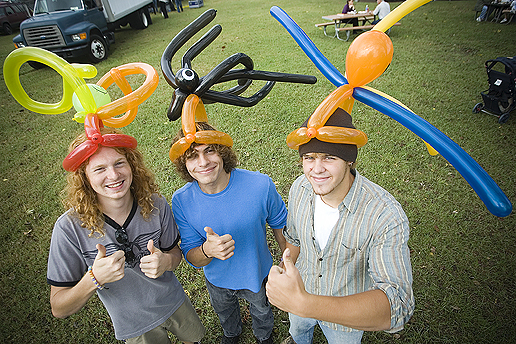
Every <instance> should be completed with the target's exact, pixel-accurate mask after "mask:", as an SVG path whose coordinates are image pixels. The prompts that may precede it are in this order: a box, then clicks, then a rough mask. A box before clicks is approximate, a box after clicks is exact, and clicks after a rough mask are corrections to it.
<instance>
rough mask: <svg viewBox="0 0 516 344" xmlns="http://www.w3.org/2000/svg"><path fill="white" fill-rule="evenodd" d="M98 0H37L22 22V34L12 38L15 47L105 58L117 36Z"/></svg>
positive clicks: (71, 56)
mask: <svg viewBox="0 0 516 344" xmlns="http://www.w3.org/2000/svg"><path fill="white" fill-rule="evenodd" d="M97 1H98V3H97V2H96V1H95V0H36V3H35V5H34V14H33V16H32V17H31V18H29V19H27V20H25V21H24V22H22V23H21V25H20V34H19V35H17V36H16V37H14V38H13V42H14V45H15V47H16V48H21V47H25V46H33V47H39V48H43V49H46V50H49V51H52V52H53V53H55V54H57V55H59V56H61V57H62V58H64V59H75V58H78V57H81V56H87V57H88V59H89V60H90V62H92V63H98V62H100V61H102V60H104V59H105V58H107V56H108V49H109V45H110V44H111V43H114V40H115V38H114V32H113V31H112V30H110V29H109V28H108V23H107V21H106V18H105V16H104V13H103V10H104V9H103V7H102V4H101V3H100V1H99V0H97ZM31 65H32V64H31Z"/></svg>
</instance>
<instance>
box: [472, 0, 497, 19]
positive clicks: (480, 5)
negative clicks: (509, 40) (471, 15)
mask: <svg viewBox="0 0 516 344" xmlns="http://www.w3.org/2000/svg"><path fill="white" fill-rule="evenodd" d="M491 2H492V0H477V3H476V5H475V11H476V12H479V11H480V15H479V16H478V17H477V19H476V20H477V22H481V21H485V20H487V18H489V16H490V15H491V13H493V10H494V8H493V7H489V4H490V3H491Z"/></svg>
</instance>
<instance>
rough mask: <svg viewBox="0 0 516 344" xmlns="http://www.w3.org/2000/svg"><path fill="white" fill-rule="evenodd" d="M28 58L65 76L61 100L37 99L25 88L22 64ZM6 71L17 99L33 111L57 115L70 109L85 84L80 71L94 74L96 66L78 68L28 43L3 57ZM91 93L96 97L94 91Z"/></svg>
mask: <svg viewBox="0 0 516 344" xmlns="http://www.w3.org/2000/svg"><path fill="white" fill-rule="evenodd" d="M28 61H35V62H39V63H42V64H45V65H47V66H49V67H50V68H52V69H54V70H55V71H56V72H57V73H59V75H61V76H62V77H63V97H62V99H61V101H60V102H58V103H43V102H39V101H35V100H33V99H31V98H30V97H29V95H28V94H27V93H26V92H25V90H24V88H23V86H22V85H21V81H20V67H21V66H22V65H23V64H24V63H25V62H28ZM3 73H4V81H5V84H6V85H7V88H8V89H9V91H10V92H11V94H12V95H13V97H14V98H15V99H16V100H17V101H18V103H20V104H21V105H22V106H24V107H25V108H27V109H29V110H30V111H34V112H37V113H41V114H46V115H57V114H61V113H64V112H66V111H68V110H70V109H71V108H72V95H73V93H74V92H75V91H76V90H77V89H78V88H81V89H82V88H83V87H86V83H85V82H84V79H83V78H82V77H81V75H95V74H96V69H95V67H93V66H89V67H85V66H81V67H79V69H76V68H75V67H73V66H71V65H70V64H69V63H68V62H66V61H65V60H64V59H62V58H61V57H59V56H57V55H56V54H54V53H51V52H50V51H47V50H44V49H41V48H36V47H25V48H20V49H16V50H14V51H12V52H11V53H10V54H9V56H7V58H6V59H5V61H4V66H3ZM88 92H89V90H88ZM86 97H87V95H86ZM90 97H91V98H92V99H93V96H91V93H90Z"/></svg>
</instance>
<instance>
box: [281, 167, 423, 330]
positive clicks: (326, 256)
mask: <svg viewBox="0 0 516 344" xmlns="http://www.w3.org/2000/svg"><path fill="white" fill-rule="evenodd" d="M314 196H315V194H314V192H313V189H312V186H311V185H310V182H309V181H308V180H307V179H306V178H305V176H304V175H302V176H300V177H299V178H297V180H296V181H295V182H294V184H292V187H291V189H290V193H289V199H288V218H287V227H286V228H285V230H284V235H285V238H286V239H287V241H288V242H289V243H290V244H292V245H294V246H298V247H299V248H300V253H299V256H298V258H297V261H296V267H297V268H298V269H299V272H300V274H301V276H302V278H303V282H304V283H305V288H306V290H307V292H309V293H311V294H315V295H328V296H346V295H353V294H357V293H360V292H364V291H367V290H371V289H380V290H382V291H383V292H385V294H386V295H387V298H388V299H389V302H390V306H391V328H390V330H389V332H396V331H399V330H401V329H402V328H403V324H405V323H406V322H407V321H408V320H409V319H410V317H411V316H412V313H413V311H414V297H413V294H412V268H411V264H410V252H409V248H408V245H407V241H408V239H409V225H408V219H407V216H406V215H405V213H404V211H403V209H402V208H401V205H400V204H399V203H398V202H397V201H396V200H395V199H394V197H393V196H392V195H391V194H389V193H388V192H387V191H385V190H384V189H383V188H381V187H380V186H378V185H376V184H374V183H372V182H371V181H369V180H368V179H367V178H365V177H362V176H361V175H360V174H359V173H358V172H356V176H355V180H354V181H353V184H352V186H351V189H350V190H349V192H348V194H347V195H346V197H345V198H344V200H343V201H342V202H341V203H340V204H339V207H338V209H339V220H338V221H337V223H336V225H335V227H334V228H333V229H332V231H331V234H330V237H329V239H328V243H327V244H326V246H325V248H324V249H323V250H321V249H320V247H319V245H318V244H317V242H316V240H315V233H314V224H313V219H314ZM324 325H326V326H328V327H330V328H332V329H334V330H341V331H353V329H351V328H347V327H345V326H342V325H338V324H334V323H329V322H324Z"/></svg>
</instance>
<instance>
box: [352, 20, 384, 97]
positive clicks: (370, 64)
mask: <svg viewBox="0 0 516 344" xmlns="http://www.w3.org/2000/svg"><path fill="white" fill-rule="evenodd" d="M393 53H394V48H393V46H392V41H391V39H390V38H389V36H387V35H386V34H385V33H383V32H381V31H374V30H373V31H367V32H364V33H363V34H361V35H360V36H358V37H357V38H356V39H355V40H354V41H353V43H351V45H350V46H349V49H348V52H347V54H346V77H347V79H348V82H349V84H350V85H351V87H360V86H364V85H366V84H367V83H369V82H371V81H373V80H374V79H376V78H377V77H379V76H380V75H382V73H383V72H384V71H385V69H387V67H388V66H389V64H390V63H391V61H392V55H393Z"/></svg>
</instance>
